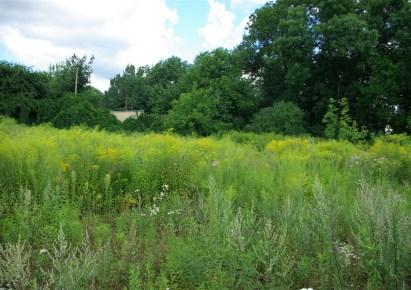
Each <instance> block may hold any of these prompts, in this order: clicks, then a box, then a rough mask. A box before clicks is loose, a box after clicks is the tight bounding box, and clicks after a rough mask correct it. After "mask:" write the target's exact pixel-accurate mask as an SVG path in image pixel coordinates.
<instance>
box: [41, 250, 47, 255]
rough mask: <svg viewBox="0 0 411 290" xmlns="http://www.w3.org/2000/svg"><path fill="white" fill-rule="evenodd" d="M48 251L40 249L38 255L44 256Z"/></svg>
mask: <svg viewBox="0 0 411 290" xmlns="http://www.w3.org/2000/svg"><path fill="white" fill-rule="evenodd" d="M47 252H48V251H47V249H40V255H41V254H46V253H47Z"/></svg>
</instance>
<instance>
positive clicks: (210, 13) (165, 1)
mask: <svg viewBox="0 0 411 290" xmlns="http://www.w3.org/2000/svg"><path fill="white" fill-rule="evenodd" d="M265 2H266V0H68V1H66V0H0V61H1V60H5V61H9V62H13V63H19V64H23V65H26V66H30V67H33V69H34V70H42V71H46V70H48V68H49V66H50V65H52V64H56V63H59V62H62V61H64V60H65V59H66V58H68V57H70V56H71V55H72V54H73V53H75V54H77V55H78V56H80V57H81V56H83V55H87V56H88V57H90V56H92V55H94V57H95V59H94V63H93V66H92V67H93V70H94V72H93V75H92V77H91V85H92V86H94V87H96V88H98V89H99V90H101V91H105V90H107V89H108V87H109V83H110V78H113V77H114V76H115V75H116V74H121V73H122V72H123V70H124V69H125V67H126V66H127V64H133V65H135V66H136V67H139V66H145V65H154V64H156V63H158V62H159V61H160V60H165V59H167V58H169V57H171V56H178V57H180V58H181V59H183V60H186V61H188V62H189V63H192V61H193V60H194V58H195V56H196V55H198V54H199V53H200V52H203V51H210V50H213V49H215V48H217V47H225V48H228V49H232V48H234V47H235V46H236V45H237V44H239V43H240V42H241V39H242V35H243V33H244V28H245V26H246V24H247V21H248V17H249V16H250V15H251V14H252V13H253V12H254V11H255V9H257V8H259V7H261V6H263V5H264V3H265Z"/></svg>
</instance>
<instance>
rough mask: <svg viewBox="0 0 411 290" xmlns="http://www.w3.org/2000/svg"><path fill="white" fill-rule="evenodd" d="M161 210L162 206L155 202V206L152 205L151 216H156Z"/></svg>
mask: <svg viewBox="0 0 411 290" xmlns="http://www.w3.org/2000/svg"><path fill="white" fill-rule="evenodd" d="M159 212H160V208H159V207H158V206H156V205H155V204H153V207H150V216H155V215H157V214H158V213H159Z"/></svg>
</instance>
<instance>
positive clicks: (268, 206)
mask: <svg viewBox="0 0 411 290" xmlns="http://www.w3.org/2000/svg"><path fill="white" fill-rule="evenodd" d="M410 152H411V140H410V138H409V137H407V136H405V135H392V136H388V137H383V138H378V139H376V140H375V142H374V143H373V144H372V145H367V146H365V145H361V146H359V145H353V144H352V143H348V142H347V141H324V140H318V139H314V138H286V137H282V136H280V135H275V134H272V133H271V134H265V135H255V134H253V133H240V132H232V133H228V134H225V135H222V134H220V135H219V136H218V137H207V138H188V137H179V136H176V135H170V134H162V135H158V134H147V135H133V136H125V135H121V134H114V133H107V132H102V131H97V130H88V129H85V128H82V127H75V128H72V129H70V130H59V129H55V128H52V127H51V126H48V125H42V126H36V127H25V126H22V125H18V124H16V123H15V121H14V120H12V119H8V118H2V119H1V121H0V164H1V166H2V170H1V171H0V216H1V219H0V287H3V288H7V287H9V288H14V289H166V288H170V289H301V288H308V287H311V288H314V289H348V288H349V289H407V288H409V287H410V286H411V280H410V276H409V273H411V262H410V259H409V257H410V256H411V237H410V235H409V232H410V231H411V191H410V186H409V184H410V178H411V155H410Z"/></svg>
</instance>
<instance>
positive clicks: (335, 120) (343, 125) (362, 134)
mask: <svg viewBox="0 0 411 290" xmlns="http://www.w3.org/2000/svg"><path fill="white" fill-rule="evenodd" d="M348 112H349V107H348V101H347V99H346V98H343V99H342V100H341V102H340V109H338V108H337V107H336V106H335V100H334V99H333V98H330V100H329V105H328V111H327V113H326V114H325V115H324V118H323V123H324V124H325V125H326V127H325V130H324V136H325V137H327V138H331V139H332V138H336V139H339V140H348V141H351V142H354V143H357V142H360V141H364V140H365V138H366V137H367V135H368V130H367V129H366V128H365V127H362V128H361V130H360V129H359V128H358V126H357V122H356V121H355V120H352V119H351V117H350V115H349V114H348Z"/></svg>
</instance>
